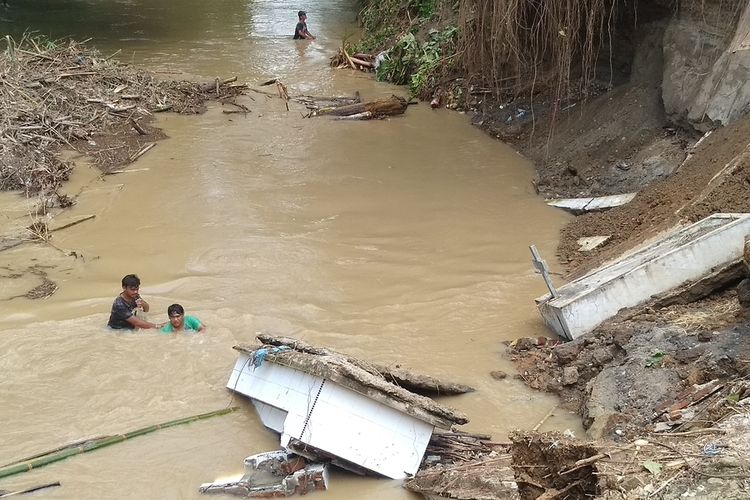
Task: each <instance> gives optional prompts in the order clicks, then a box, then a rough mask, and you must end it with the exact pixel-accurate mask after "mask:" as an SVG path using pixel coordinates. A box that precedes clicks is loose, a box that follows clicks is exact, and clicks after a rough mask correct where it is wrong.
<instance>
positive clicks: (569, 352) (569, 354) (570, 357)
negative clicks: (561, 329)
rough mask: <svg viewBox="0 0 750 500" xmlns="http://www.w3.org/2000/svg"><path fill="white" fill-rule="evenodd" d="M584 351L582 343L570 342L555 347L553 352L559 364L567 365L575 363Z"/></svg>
mask: <svg viewBox="0 0 750 500" xmlns="http://www.w3.org/2000/svg"><path fill="white" fill-rule="evenodd" d="M582 350H583V345H582V344H581V343H580V342H568V343H567V344H562V345H559V346H557V347H555V348H554V349H553V351H552V352H553V353H554V355H555V358H557V362H558V363H559V364H561V365H567V364H570V363H572V362H573V361H575V360H576V358H577V357H578V355H579V354H581V351H582Z"/></svg>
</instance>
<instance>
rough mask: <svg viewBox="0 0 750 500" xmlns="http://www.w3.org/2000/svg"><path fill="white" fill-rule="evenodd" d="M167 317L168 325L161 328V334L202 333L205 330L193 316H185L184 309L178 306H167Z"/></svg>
mask: <svg viewBox="0 0 750 500" xmlns="http://www.w3.org/2000/svg"><path fill="white" fill-rule="evenodd" d="M167 316H169V323H167V324H166V325H164V326H163V327H162V329H161V332H162V333H174V332H202V331H203V330H204V329H205V328H206V327H205V326H204V325H203V323H201V322H200V320H199V319H198V318H196V317H195V316H185V309H183V307H182V306H181V305H180V304H172V305H171V306H169V307H168V308H167Z"/></svg>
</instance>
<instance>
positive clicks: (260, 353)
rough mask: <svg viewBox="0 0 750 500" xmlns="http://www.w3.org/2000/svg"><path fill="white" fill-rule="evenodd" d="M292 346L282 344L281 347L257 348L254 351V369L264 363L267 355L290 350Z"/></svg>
mask: <svg viewBox="0 0 750 500" xmlns="http://www.w3.org/2000/svg"><path fill="white" fill-rule="evenodd" d="M289 349H290V348H289V346H286V345H282V346H279V347H271V348H268V347H264V348H262V349H256V350H255V351H253V370H255V368H258V367H259V366H260V365H262V364H263V362H264V361H265V360H266V356H268V355H269V354H278V353H280V352H284V351H288V350H289Z"/></svg>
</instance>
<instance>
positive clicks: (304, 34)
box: [294, 10, 315, 40]
mask: <svg viewBox="0 0 750 500" xmlns="http://www.w3.org/2000/svg"><path fill="white" fill-rule="evenodd" d="M297 17H298V18H299V22H298V23H297V26H296V27H295V28H294V39H295V40H300V39H306V40H315V37H314V36H312V34H310V32H309V31H307V22H306V21H307V14H306V13H305V11H304V10H301V11H299V12H297Z"/></svg>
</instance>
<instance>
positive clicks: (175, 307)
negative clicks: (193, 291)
mask: <svg viewBox="0 0 750 500" xmlns="http://www.w3.org/2000/svg"><path fill="white" fill-rule="evenodd" d="M184 314H185V309H184V308H183V307H182V306H181V305H180V304H172V305H171V306H169V307H167V316H169V317H170V318H171V317H172V316H182V315H184Z"/></svg>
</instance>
